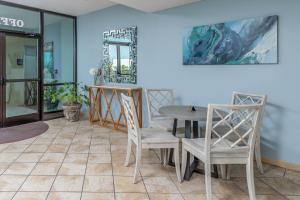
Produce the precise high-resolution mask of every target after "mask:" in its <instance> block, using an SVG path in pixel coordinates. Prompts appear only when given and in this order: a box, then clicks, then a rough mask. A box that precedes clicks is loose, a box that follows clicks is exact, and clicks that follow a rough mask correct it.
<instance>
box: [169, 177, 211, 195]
mask: <svg viewBox="0 0 300 200" xmlns="http://www.w3.org/2000/svg"><path fill="white" fill-rule="evenodd" d="M171 179H172V181H173V183H174V184H175V185H176V186H177V188H178V189H179V191H180V192H181V193H183V194H205V180H204V176H203V175H198V174H193V176H192V177H191V179H190V180H189V181H183V182H182V183H179V182H178V180H177V176H171Z"/></svg>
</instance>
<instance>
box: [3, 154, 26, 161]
mask: <svg viewBox="0 0 300 200" xmlns="http://www.w3.org/2000/svg"><path fill="white" fill-rule="evenodd" d="M20 155H21V153H0V162H13V161H15V160H16V159H17V158H18V157H19V156H20Z"/></svg>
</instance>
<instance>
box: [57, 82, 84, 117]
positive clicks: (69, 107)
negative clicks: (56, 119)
mask: <svg viewBox="0 0 300 200" xmlns="http://www.w3.org/2000/svg"><path fill="white" fill-rule="evenodd" d="M86 91H87V88H86V86H81V85H79V84H77V85H76V84H75V85H74V84H65V85H63V86H62V87H60V88H59V90H58V93H59V95H58V98H59V100H60V101H61V102H62V104H63V106H62V108H63V110H64V116H65V118H66V119H67V120H68V121H72V122H75V121H79V117H80V110H81V106H82V104H86V105H89V100H88V97H87V95H86Z"/></svg>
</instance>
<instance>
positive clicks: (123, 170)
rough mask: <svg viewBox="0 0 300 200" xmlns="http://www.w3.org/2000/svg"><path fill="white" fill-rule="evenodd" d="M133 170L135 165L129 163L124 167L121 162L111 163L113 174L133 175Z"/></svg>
mask: <svg viewBox="0 0 300 200" xmlns="http://www.w3.org/2000/svg"><path fill="white" fill-rule="evenodd" d="M134 170H135V165H130V166H128V167H125V166H124V164H123V163H117V164H114V163H113V175H114V176H130V177H133V174H134ZM138 176H140V172H139V173H138Z"/></svg>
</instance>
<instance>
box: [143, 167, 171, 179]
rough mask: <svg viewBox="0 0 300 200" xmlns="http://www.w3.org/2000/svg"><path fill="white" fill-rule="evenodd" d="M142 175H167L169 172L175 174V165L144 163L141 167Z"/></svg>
mask: <svg viewBox="0 0 300 200" xmlns="http://www.w3.org/2000/svg"><path fill="white" fill-rule="evenodd" d="M141 174H142V176H148V177H155V176H160V177H161V176H167V177H169V174H171V175H175V176H176V173H175V167H171V166H163V165H161V164H144V165H143V166H142V168H141Z"/></svg>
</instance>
